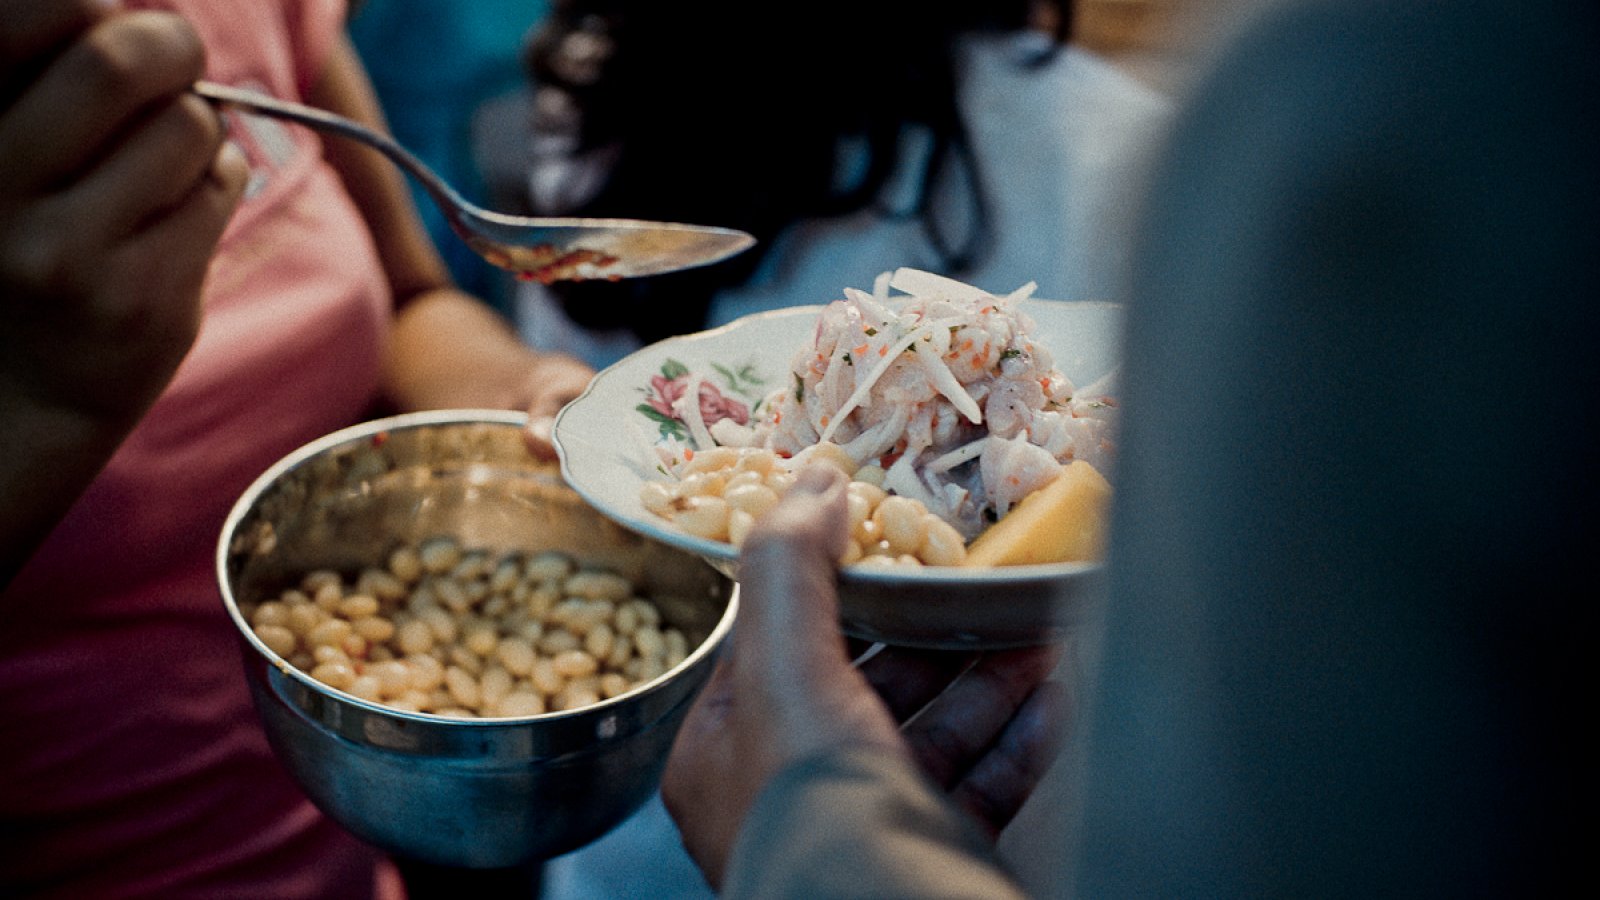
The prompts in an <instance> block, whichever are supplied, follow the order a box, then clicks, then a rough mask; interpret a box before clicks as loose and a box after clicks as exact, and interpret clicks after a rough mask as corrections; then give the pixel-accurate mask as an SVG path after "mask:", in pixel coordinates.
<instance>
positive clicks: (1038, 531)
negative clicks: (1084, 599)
mask: <svg viewBox="0 0 1600 900" xmlns="http://www.w3.org/2000/svg"><path fill="white" fill-rule="evenodd" d="M1110 505H1111V484H1110V483H1109V482H1107V481H1106V479H1105V476H1103V475H1101V474H1100V473H1099V472H1098V471H1097V470H1096V469H1095V467H1094V466H1091V465H1089V464H1088V463H1086V462H1084V461H1083V460H1081V459H1080V460H1073V461H1072V462H1071V463H1068V464H1067V465H1066V466H1065V467H1063V468H1062V470H1061V474H1060V475H1057V476H1056V478H1055V480H1054V481H1052V482H1050V483H1049V484H1047V485H1045V486H1044V487H1042V488H1039V489H1038V490H1036V491H1034V492H1033V493H1031V494H1029V495H1028V496H1026V497H1024V498H1022V502H1020V503H1018V504H1017V505H1016V506H1015V507H1013V508H1012V509H1011V511H1010V512H1009V513H1007V514H1006V517H1005V518H1003V519H1001V520H1000V521H999V522H996V523H995V524H994V525H993V526H992V527H990V528H989V530H988V531H985V532H984V533H983V534H980V535H978V537H977V538H976V539H975V540H974V541H973V542H972V544H971V546H969V547H968V548H967V558H966V561H965V562H964V563H962V565H966V566H1022V565H1029V564H1033V563H1055V562H1077V561H1080V560H1089V559H1098V558H1100V556H1101V554H1102V553H1103V552H1104V550H1105V538H1106V524H1107V523H1106V515H1107V511H1108V508H1109V507H1110Z"/></svg>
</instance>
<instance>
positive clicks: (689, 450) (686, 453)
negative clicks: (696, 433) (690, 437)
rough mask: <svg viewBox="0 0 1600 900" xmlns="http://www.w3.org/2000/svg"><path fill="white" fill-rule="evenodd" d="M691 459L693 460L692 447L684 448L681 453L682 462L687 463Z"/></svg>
mask: <svg viewBox="0 0 1600 900" xmlns="http://www.w3.org/2000/svg"><path fill="white" fill-rule="evenodd" d="M691 459H694V448H692V447H690V448H686V449H685V450H684V451H683V461H684V462H688V461H689V460H691Z"/></svg>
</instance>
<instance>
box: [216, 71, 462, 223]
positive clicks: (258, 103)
mask: <svg viewBox="0 0 1600 900" xmlns="http://www.w3.org/2000/svg"><path fill="white" fill-rule="evenodd" d="M194 92H195V93H196V94H198V95H200V96H201V97H204V98H205V99H207V100H210V101H212V102H213V103H216V104H218V105H220V106H236V107H239V108H240V109H245V110H249V111H250V112H254V113H259V114H261V115H265V116H272V117H273V118H277V119H286V120H288V121H291V122H298V123H300V124H301V125H305V126H307V127H310V128H314V129H317V130H318V131H325V132H332V133H334V134H338V135H340V136H343V137H347V138H350V139H351V140H355V141H360V142H361V143H363V144H366V145H367V146H368V147H371V148H372V149H374V150H377V151H379V152H380V153H382V154H384V155H385V156H387V157H389V158H390V159H391V160H393V161H394V162H395V163H396V164H397V165H399V166H400V167H401V168H402V169H404V170H405V171H407V172H409V173H410V174H411V175H412V176H414V177H415V178H416V179H417V180H418V181H420V182H421V183H422V186H423V189H424V190H426V191H427V192H428V193H429V194H431V195H433V198H434V200H435V201H438V203H439V205H440V206H441V211H443V212H444V214H445V216H446V217H447V218H449V219H450V220H451V221H452V224H455V216H454V215H453V213H452V212H451V210H450V209H449V207H451V206H454V207H457V208H461V209H471V210H476V207H475V206H474V205H473V204H472V203H471V202H469V201H468V200H467V199H466V198H465V197H463V196H461V194H460V193H459V192H458V191H456V189H455V188H453V187H451V186H450V185H449V183H447V182H446V181H445V180H444V179H442V178H440V177H439V176H438V175H436V174H435V173H434V171H433V170H432V169H430V168H428V166H427V164H426V163H424V162H423V161H422V160H420V159H418V158H417V157H416V155H415V154H413V153H412V152H411V151H409V150H407V149H406V148H404V147H402V146H400V145H399V144H397V143H395V142H394V141H392V140H390V139H389V138H387V137H384V136H383V135H382V134H379V133H378V132H376V131H373V130H372V129H370V128H367V127H366V126H364V125H361V124H359V123H356V122H353V121H351V120H349V119H347V118H345V117H344V116H340V115H335V114H334V113H331V112H328V111H327V110H323V109H317V108H316V107H314V106H306V105H304V104H301V103H292V102H290V101H288V100H279V99H278V98H276V97H270V96H268V95H266V94H262V93H258V92H256V91H250V90H244V89H242V88H235V87H229V86H228V85H225V84H217V83H216V82H212V81H196V82H195V83H194Z"/></svg>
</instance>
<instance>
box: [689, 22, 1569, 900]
mask: <svg viewBox="0 0 1600 900" xmlns="http://www.w3.org/2000/svg"><path fill="white" fill-rule="evenodd" d="M1597 69H1600V10H1597V8H1596V7H1595V6H1594V5H1593V4H1591V3H1588V2H1583V0H1558V2H1554V3H1548V4H1540V5H1538V6H1537V7H1533V6H1528V5H1526V4H1520V3H1515V2H1511V0H1460V2H1456V3H1450V4H1396V3H1388V2H1380V0H1291V2H1285V3H1281V4H1275V5H1273V6H1272V7H1271V8H1269V9H1267V10H1264V11H1263V12H1261V13H1260V14H1259V15H1258V16H1257V17H1256V18H1254V19H1253V20H1252V21H1251V23H1250V24H1249V25H1248V27H1246V28H1244V29H1243V30H1242V31H1240V32H1239V33H1238V34H1237V37H1236V39H1235V40H1234V41H1233V42H1232V43H1231V44H1230V45H1229V47H1228V49H1227V50H1226V52H1225V53H1223V54H1222V55H1221V56H1220V58H1219V59H1218V60H1217V61H1216V64H1215V65H1214V66H1213V67H1212V68H1211V69H1210V71H1209V72H1208V74H1207V75H1206V77H1204V78H1203V79H1202V80H1201V81H1200V82H1199V83H1198V84H1197V85H1196V87H1195V88H1194V89H1193V93H1192V94H1191V95H1190V96H1189V97H1188V98H1187V99H1186V101H1185V103H1184V104H1183V105H1182V108H1181V111H1180V113H1179V115H1178V117H1177V120H1176V122H1175V123H1174V131H1173V136H1172V139H1171V142H1170V144H1169V146H1168V148H1167V150H1166V151H1165V152H1164V153H1163V154H1162V157H1161V162H1160V163H1159V164H1158V166H1157V167H1156V175H1155V178H1154V180H1153V182H1152V184H1151V186H1150V192H1149V201H1148V209H1147V211H1146V213H1145V215H1144V218H1143V224H1142V225H1141V227H1140V229H1139V231H1138V238H1137V243H1136V246H1135V250H1134V261H1135V263H1136V264H1135V266H1134V268H1133V270H1132V271H1133V275H1132V278H1131V283H1130V286H1129V288H1128V290H1127V291H1126V293H1125V296H1126V297H1127V299H1128V300H1129V301H1130V305H1129V322H1128V328H1127V337H1126V359H1125V367H1124V372H1125V379H1126V380H1125V382H1124V384H1125V388H1124V397H1123V399H1124V410H1125V416H1126V417H1125V418H1124V420H1123V423H1124V432H1123V434H1122V438H1121V442H1120V446H1121V448H1122V449H1121V451H1120V458H1119V462H1118V470H1117V471H1118V487H1117V497H1116V500H1115V505H1114V511H1113V520H1114V525H1113V533H1112V538H1111V541H1110V559H1109V575H1110V578H1109V585H1108V598H1107V604H1106V607H1105V613H1104V616H1103V619H1102V621H1101V622H1100V623H1099V624H1098V625H1097V627H1096V631H1097V634H1098V637H1097V639H1096V641H1095V642H1094V644H1093V653H1094V654H1095V655H1096V664H1095V665H1094V666H1093V668H1092V669H1091V672H1092V673H1093V679H1092V683H1091V684H1090V685H1089V686H1088V689H1087V690H1086V692H1085V697H1086V705H1085V709H1084V717H1083V718H1084V722H1085V727H1086V728H1087V742H1086V746H1087V753H1088V758H1087V761H1086V762H1085V764H1084V767H1083V770H1082V773H1081V776H1080V777H1079V779H1078V780H1079V781H1080V782H1081V784H1082V785H1083V792H1084V797H1083V803H1082V804H1081V807H1080V808H1079V809H1077V810H1075V811H1074V812H1073V813H1072V814H1071V815H1068V814H1067V813H1065V812H1063V813H1062V814H1061V818H1060V821H1059V823H1058V824H1059V826H1060V827H1059V831H1060V837H1061V845H1062V851H1061V853H1060V855H1059V857H1058V861H1059V864H1060V872H1061V877H1060V878H1059V880H1058V881H1057V882H1056V883H1055V884H1053V885H1050V886H1048V887H1046V888H1044V889H1041V891H1040V893H1046V894H1049V895H1052V896H1069V895H1081V896H1085V897H1104V896H1136V897H1151V896H1156V897H1167V896H1195V895H1200V896H1290V897H1302V896H1349V895H1371V894H1375V893H1376V894H1382V895H1393V896H1418V895H1426V896H1515V895H1522V894H1529V893H1531V894H1536V895H1548V894H1556V893H1561V892H1565V891H1568V890H1570V888H1569V887H1568V885H1571V884H1575V883H1580V881H1579V880H1580V879H1581V877H1582V875H1583V873H1586V872H1587V863H1588V858H1587V855H1586V854H1585V849H1586V847H1585V841H1584V839H1583V835H1584V834H1585V833H1586V832H1585V831H1583V829H1582V828H1581V827H1580V823H1581V822H1582V821H1584V817H1585V816H1586V814H1587V812H1588V810H1589V806H1590V802H1591V800H1592V797H1593V787H1594V779H1593V774H1592V771H1591V768H1592V767H1590V766H1588V765H1587V760H1586V759H1584V758H1582V750H1581V748H1582V747H1584V746H1586V744H1585V743H1584V741H1583V735H1585V734H1586V733H1587V730H1586V729H1585V728H1584V726H1583V725H1582V722H1583V721H1584V718H1585V715H1584V712H1583V710H1584V709H1585V706H1584V704H1583V700H1582V695H1581V693H1580V692H1581V691H1582V690H1583V688H1582V685H1583V684H1585V683H1586V681H1585V680H1584V678H1583V675H1584V670H1583V669H1582V668H1581V660H1582V658H1583V657H1582V653H1583V651H1584V649H1585V648H1584V644H1585V642H1586V641H1587V639H1588V634H1589V629H1588V628H1587V627H1586V622H1587V621H1588V619H1589V618H1590V616H1589V615H1588V610H1587V603H1586V602H1585V601H1584V600H1583V596H1586V594H1585V595H1582V596H1580V594H1579V588H1578V586H1579V585H1581V584H1583V583H1585V580H1586V576H1587V575H1588V572H1587V569H1586V565H1587V561H1588V557H1587V555H1586V554H1587V552H1588V551H1589V549H1590V548H1592V547H1593V546H1594V542H1595V528H1594V525H1593V516H1592V510H1593V509H1594V508H1595V506H1596V503H1597V500H1600V498H1597V497H1596V490H1595V479H1594V476H1593V472H1592V465H1591V460H1592V459H1593V458H1594V456H1595V452H1596V435H1595V430H1594V429H1595V426H1594V416H1592V415H1590V414H1589V408H1590V407H1591V406H1592V403H1593V401H1592V398H1591V396H1590V393H1591V391H1590V388H1589V385H1591V384H1592V383H1594V381H1595V374H1596V373H1595V369H1596V366H1595V363H1594V356H1593V352H1592V349H1591V347H1590V344H1591V343H1592V338H1593V335H1595V334H1596V333H1597V331H1600V329H1597V327H1596V326H1597V324H1600V323H1597V321H1596V312H1595V309H1594V305H1593V298H1594V297H1595V296H1597V295H1600V257H1596V255H1595V254H1594V253H1593V247H1594V245H1595V239H1596V237H1597V236H1600V166H1597V165H1596V163H1597V162H1600V140H1597V138H1596V137H1595V134H1594V132H1593V130H1592V129H1583V128H1581V127H1580V125H1581V123H1583V122H1589V121H1594V120H1595V118H1596V116H1597V113H1600V109H1597V106H1600V94H1597V92H1596V90H1595V85H1596V84H1600V71H1597ZM826 512H827V511H826V510H823V509H819V508H817V505H816V504H812V505H810V506H796V505H793V504H791V505H790V506H789V517H790V518H789V519H787V520H786V521H780V523H779V526H780V527H782V528H786V529H787V533H788V537H787V539H785V540H784V542H783V543H782V544H781V546H783V547H785V548H786V550H787V552H786V553H782V554H778V553H770V555H776V556H780V557H782V560H781V561H780V562H779V563H778V565H779V566H780V571H784V572H785V573H786V574H785V576H784V577H785V578H786V580H787V581H786V584H788V585H789V586H790V587H786V588H784V589H783V590H779V591H776V592H758V591H752V596H751V599H752V606H754V605H756V604H759V603H775V604H776V606H777V610H778V612H777V613H775V614H778V615H784V616H792V615H796V613H794V612H793V611H792V610H791V608H790V607H792V606H799V605H803V604H804V603H806V602H809V603H811V604H813V605H814V607H815V608H817V609H822V610H827V608H828V603H829V591H830V578H831V573H832V563H831V561H830V560H831V557H829V556H828V555H827V554H826V553H825V552H823V550H822V549H821V548H825V547H826V543H825V537H826V535H827V534H828V533H829V530H828V528H827V524H828V522H829V519H828V518H827V517H826V515H825V513H826ZM807 585H809V587H807ZM817 621H818V622H820V621H822V619H821V618H820V617H819V619H818V620H817ZM772 637H776V636H772ZM772 637H769V643H768V644H767V646H766V649H767V651H768V653H770V654H771V656H770V657H769V659H768V660H767V666H768V667H770V668H771V669H773V670H775V671H777V672H783V673H789V674H791V675H792V677H793V678H794V680H796V681H799V682H802V683H806V684H810V685H813V686H818V687H819V690H818V691H817V694H816V696H817V701H816V707H814V708H813V707H808V706H805V705H804V704H803V701H804V699H805V697H806V696H808V695H807V694H806V693H805V692H804V691H801V690H798V689H797V690H794V691H793V693H792V694H789V695H786V696H790V697H793V698H796V702H800V703H802V705H801V706H800V707H799V708H794V707H774V706H770V705H764V704H763V703H762V701H763V700H764V699H765V698H766V697H767V696H768V694H767V693H765V691H766V690H767V688H766V686H765V685H763V684H762V683H761V682H759V681H758V682H755V683H741V682H739V681H737V680H735V681H734V685H733V690H732V696H731V699H730V700H725V701H722V702H723V704H724V705H725V706H727V707H729V708H731V710H732V713H728V714H724V715H726V717H727V718H729V719H730V720H731V719H733V718H734V717H736V716H737V715H745V716H750V717H753V720H752V721H747V722H736V721H733V722H730V724H728V725H727V726H726V727H725V729H724V732H725V733H724V735H723V737H722V738H721V740H723V741H724V742H725V743H727V744H728V745H729V746H751V745H755V746H757V747H758V748H759V750H760V752H752V753H747V754H744V755H741V757H740V762H741V764H742V765H741V766H740V767H738V769H737V771H736V772H735V773H734V774H733V775H732V776H731V777H730V778H729V779H728V780H729V781H730V782H732V783H731V784H729V785H724V786H721V788H720V789H718V786H717V785H715V784H713V783H711V782H709V781H707V780H706V776H707V774H708V773H707V772H705V771H703V770H702V767H703V766H704V765H705V762H704V760H705V757H704V756H702V755H700V754H698V753H694V752H689V751H691V750H694V749H695V748H696V747H698V746H699V744H700V743H702V742H704V741H705V740H707V738H705V737H704V736H698V737H697V738H696V742H695V743H694V744H689V745H683V746H680V747H679V748H677V749H675V751H674V755H673V758H672V760H671V762H670V764H669V768H668V773H669V780H668V782H667V784H666V788H665V789H666V792H667V796H668V800H669V805H670V807H671V808H672V809H673V810H674V812H675V815H676V817H677V821H678V823H679V825H680V827H682V828H683V829H684V831H685V841H686V842H687V843H688V845H689V846H690V847H692V848H696V853H697V859H699V860H700V861H701V864H702V865H703V866H704V867H705V868H706V871H707V872H708V874H709V875H711V876H712V877H717V876H718V875H719V874H720V877H721V884H722V885H723V887H724V893H725V894H726V895H727V896H730V897H739V896H762V897H822V896H844V895H849V896H919V897H920V896H962V897H968V896H983V897H1004V896H1012V895H1014V893H1008V891H1007V889H1006V887H1005V882H1004V877H1005V872H1004V871H1003V870H1002V869H1001V868H999V867H998V866H997V865H996V864H995V861H994V860H993V859H992V858H991V857H989V856H988V855H987V854H985V853H984V852H983V850H982V848H981V847H976V846H974V845H973V843H972V842H971V841H970V840H968V839H966V837H965V836H964V835H963V834H962V832H961V830H960V829H957V828H953V827H951V826H950V825H949V824H948V823H949V822H950V820H951V819H952V817H954V816H955V810H954V808H953V807H952V805H951V804H949V803H948V802H947V801H945V800H944V799H942V798H941V796H940V793H941V791H940V790H939V787H940V785H938V784H937V783H936V782H930V781H928V780H927V779H925V778H919V777H917V776H916V773H915V770H914V769H913V767H912V766H910V765H909V764H908V763H907V762H906V761H905V759H904V756H903V754H902V753H901V752H900V751H899V750H898V749H896V748H895V747H894V741H893V740H892V738H889V737H887V736H885V735H883V734H882V731H881V729H878V730H874V729H872V728H868V727H865V726H858V727H856V728H854V729H849V730H844V731H842V732H841V731H840V730H835V729H832V728H827V727H818V728H817V729H816V730H815V731H814V732H807V731H804V730H797V729H796V728H794V727H792V726H793V725H794V724H795V723H802V722H812V721H817V720H818V718H817V717H819V716H820V715H821V713H822V712H823V711H825V710H831V709H843V710H845V713H849V714H857V715H855V717H847V715H846V714H845V713H841V714H840V715H839V718H840V719H841V720H844V721H859V717H858V713H859V709H860V706H859V704H863V703H864V702H865V701H862V700H860V698H861V697H862V696H863V695H862V694H861V693H860V692H859V691H857V692H854V693H853V694H852V695H851V696H852V697H854V698H855V700H854V701H853V702H852V703H849V704H845V703H840V702H838V701H837V700H836V697H837V693H836V691H835V690H834V689H833V688H830V687H829V686H830V685H835V684H838V683H840V682H841V681H842V680H843V679H844V678H845V677H846V676H845V675H844V674H843V665H842V663H841V662H840V661H839V660H838V659H836V658H832V657H831V656H828V655H826V654H825V649H826V646H827V645H828V644H830V643H831V642H832V641H833V640H834V638H833V636H832V635H831V634H829V633H828V632H827V629H825V628H820V627H819V628H817V630H814V631H805V630H800V629H795V628H791V629H790V630H787V631H785V632H784V633H782V635H781V637H782V638H783V639H782V640H775V639H772ZM823 688H826V689H825V690H824V689H823ZM717 696H718V695H716V694H707V695H706V696H705V697H703V698H702V702H709V700H710V698H714V697H717ZM718 714H719V711H718V710H709V711H705V710H701V711H697V712H696V716H698V717H700V718H701V719H706V718H711V717H714V716H715V715H718ZM752 733H754V734H758V735H761V736H762V737H760V738H756V739H752V738H751V737H750V735H751V734H752ZM862 792H870V793H872V794H873V795H875V796H876V797H878V798H879V799H877V800H876V801H875V802H874V803H873V804H861V805H857V804H850V805H849V806H842V805H841V806H834V805H833V804H834V803H842V802H843V801H838V800H835V799H834V798H838V797H840V796H842V795H845V794H847V793H852V794H859V793H862ZM908 860H909V861H910V862H908Z"/></svg>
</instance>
